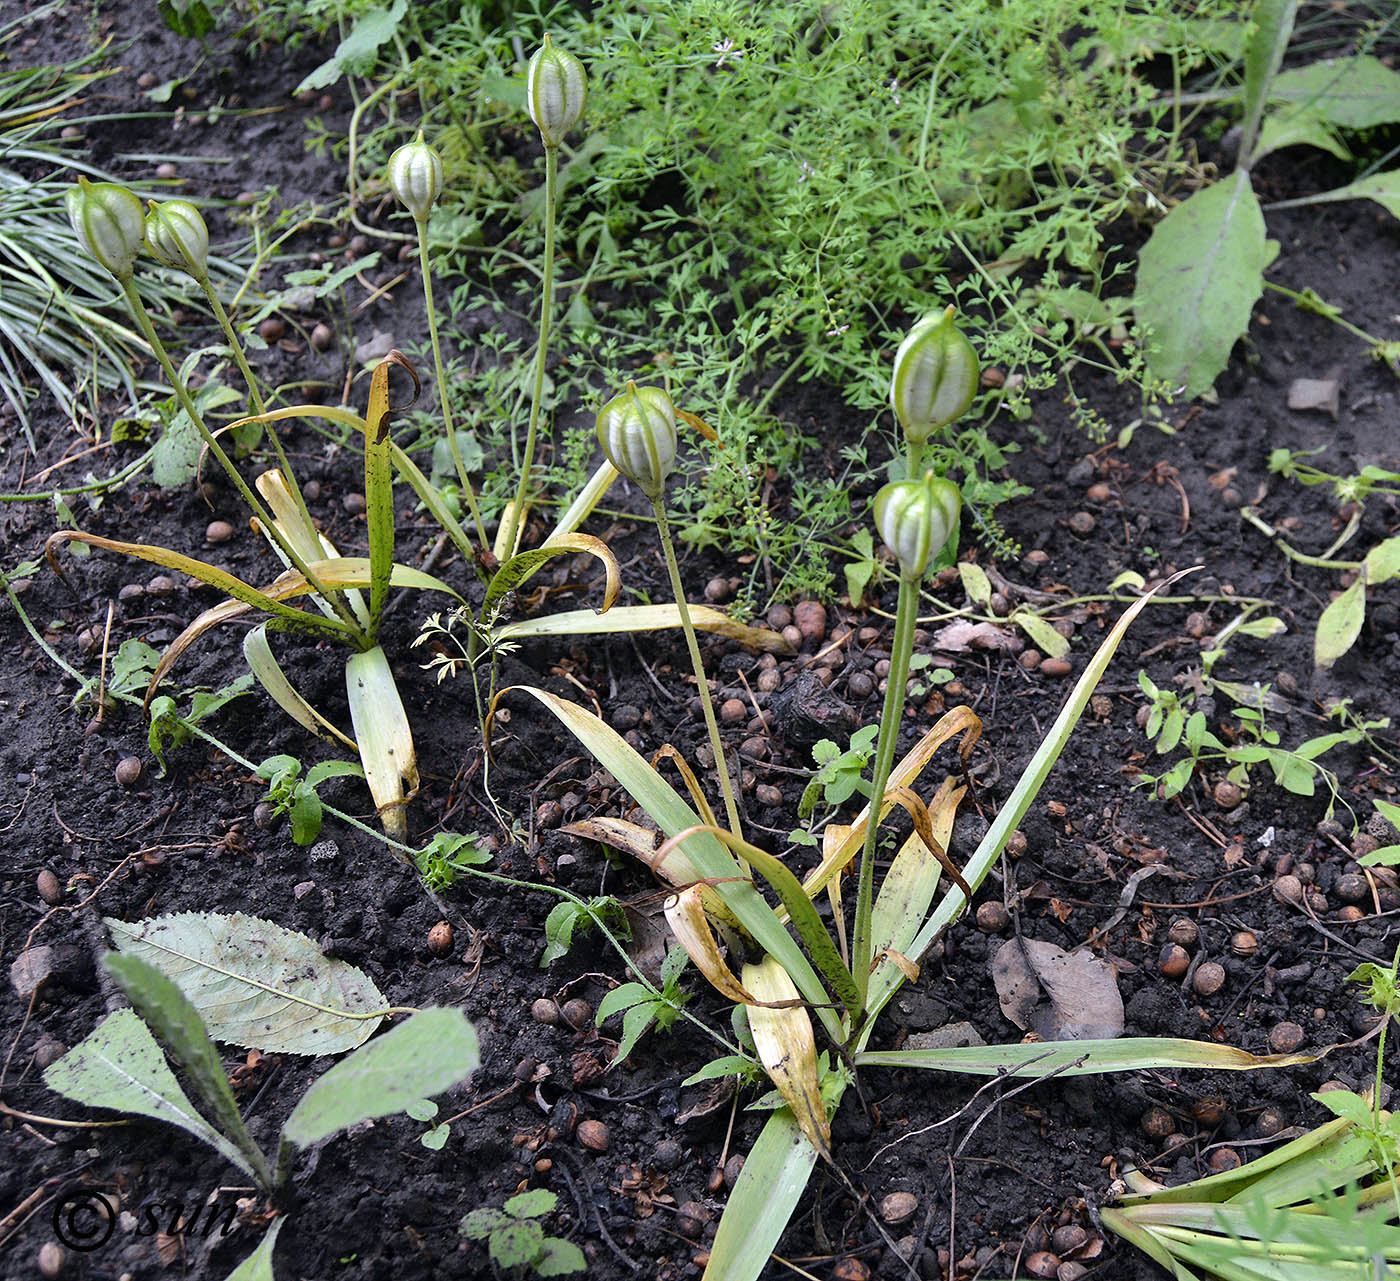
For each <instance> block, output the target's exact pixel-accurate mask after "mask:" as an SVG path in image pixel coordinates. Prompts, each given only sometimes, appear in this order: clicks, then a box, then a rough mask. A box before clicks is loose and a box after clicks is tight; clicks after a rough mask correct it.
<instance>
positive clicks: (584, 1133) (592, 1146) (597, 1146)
mask: <svg viewBox="0 0 1400 1281" xmlns="http://www.w3.org/2000/svg"><path fill="white" fill-rule="evenodd" d="M575 1136H576V1137H577V1139H578V1141H579V1143H580V1144H581V1145H582V1146H583V1147H585V1148H587V1149H588V1150H589V1151H590V1152H606V1151H607V1150H608V1148H609V1147H610V1146H611V1145H612V1135H611V1134H610V1133H609V1132H608V1127H607V1126H606V1125H604V1124H603V1123H602V1122H601V1121H580V1122H579V1123H578V1129H577V1130H576V1131H575Z"/></svg>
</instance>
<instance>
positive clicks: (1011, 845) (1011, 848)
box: [1006, 827, 1026, 859]
mask: <svg viewBox="0 0 1400 1281" xmlns="http://www.w3.org/2000/svg"><path fill="white" fill-rule="evenodd" d="M1025 852H1026V834H1025V833H1024V832H1023V831H1022V830H1021V829H1020V828H1019V827H1018V828H1017V829H1016V830H1015V831H1014V832H1012V833H1011V835H1010V836H1008V837H1007V838H1006V854H1007V857H1008V858H1013V859H1014V858H1020V857H1021V856H1022V855H1023V854H1024V853H1025Z"/></svg>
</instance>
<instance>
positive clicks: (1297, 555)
mask: <svg viewBox="0 0 1400 1281" xmlns="http://www.w3.org/2000/svg"><path fill="white" fill-rule="evenodd" d="M1240 517H1241V519H1243V520H1244V521H1246V522H1247V523H1248V524H1251V525H1253V526H1254V528H1255V529H1257V530H1258V531H1259V532H1260V533H1261V534H1263V535H1264V536H1265V537H1266V538H1267V539H1268V540H1269V541H1270V542H1271V543H1273V545H1274V546H1275V547H1277V548H1278V549H1279V551H1281V552H1282V553H1283V554H1284V555H1285V556H1287V557H1288V559H1289V560H1291V561H1296V562H1297V563H1298V564H1299V565H1312V566H1314V567H1315V568H1317V569H1340V570H1348V569H1350V570H1359V569H1360V568H1361V565H1362V562H1361V561H1359V560H1332V559H1331V556H1332V553H1333V552H1334V551H1336V550H1337V548H1339V547H1340V546H1341V545H1342V544H1343V543H1345V542H1346V541H1347V540H1348V539H1349V538H1351V536H1352V535H1353V534H1354V533H1355V532H1356V527H1357V526H1358V525H1359V524H1360V523H1361V513H1360V512H1359V511H1356V512H1353V513H1352V517H1351V520H1350V521H1349V522H1348V523H1347V527H1346V528H1345V529H1344V530H1343V531H1342V534H1341V537H1339V538H1338V539H1337V541H1336V542H1334V543H1333V544H1332V546H1331V547H1329V548H1328V549H1327V551H1326V552H1324V553H1323V555H1321V556H1309V555H1308V554H1307V553H1306V552H1300V551H1299V550H1298V549H1297V548H1296V547H1294V546H1292V544H1290V543H1288V542H1286V541H1285V540H1284V539H1283V538H1281V537H1279V532H1278V530H1277V529H1275V528H1274V527H1273V526H1272V525H1270V524H1269V523H1268V522H1267V521H1266V520H1264V519H1263V518H1262V517H1261V516H1260V515H1259V513H1258V512H1257V511H1256V510H1255V509H1254V508H1253V507H1241V508H1240Z"/></svg>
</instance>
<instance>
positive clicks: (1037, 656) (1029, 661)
mask: <svg viewBox="0 0 1400 1281" xmlns="http://www.w3.org/2000/svg"><path fill="white" fill-rule="evenodd" d="M1042 658H1043V656H1042V654H1041V652H1040V651H1039V650H1038V649H1023V650H1022V651H1021V653H1020V656H1019V657H1018V658H1017V659H1016V661H1017V662H1018V663H1020V664H1021V666H1022V667H1023V668H1025V670H1026V671H1028V672H1033V671H1035V669H1036V668H1037V667H1039V666H1040V664H1041V661H1042Z"/></svg>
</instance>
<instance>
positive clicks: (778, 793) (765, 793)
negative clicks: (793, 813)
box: [753, 783, 783, 806]
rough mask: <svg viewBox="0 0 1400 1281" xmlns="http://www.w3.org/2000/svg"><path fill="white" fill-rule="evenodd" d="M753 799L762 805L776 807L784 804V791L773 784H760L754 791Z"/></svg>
mask: <svg viewBox="0 0 1400 1281" xmlns="http://www.w3.org/2000/svg"><path fill="white" fill-rule="evenodd" d="M753 798H754V800H756V801H757V802H758V803H759V804H760V805H770V806H776V805H781V804H782V803H783V791H782V788H780V787H774V786H773V784H772V783H760V784H759V785H758V786H757V787H755V788H754V789H753Z"/></svg>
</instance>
